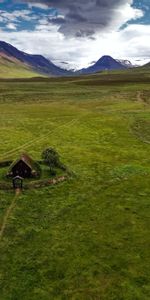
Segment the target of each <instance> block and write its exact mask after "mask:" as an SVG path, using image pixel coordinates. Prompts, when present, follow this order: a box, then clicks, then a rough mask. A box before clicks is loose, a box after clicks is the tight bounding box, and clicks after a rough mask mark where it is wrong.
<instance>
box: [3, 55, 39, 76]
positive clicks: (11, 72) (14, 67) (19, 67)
mask: <svg viewBox="0 0 150 300" xmlns="http://www.w3.org/2000/svg"><path fill="white" fill-rule="evenodd" d="M0 70H1V71H0V78H31V77H36V76H39V74H38V73H36V72H34V71H33V70H31V69H30V68H29V67H28V66H27V65H25V64H23V63H22V64H21V63H20V64H19V63H18V62H16V61H14V62H13V61H11V60H7V59H6V58H3V57H0Z"/></svg>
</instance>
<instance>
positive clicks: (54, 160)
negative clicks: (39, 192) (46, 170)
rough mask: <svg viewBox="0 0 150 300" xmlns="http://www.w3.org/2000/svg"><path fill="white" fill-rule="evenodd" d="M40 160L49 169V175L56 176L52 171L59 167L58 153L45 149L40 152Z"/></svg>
mask: <svg viewBox="0 0 150 300" xmlns="http://www.w3.org/2000/svg"><path fill="white" fill-rule="evenodd" d="M42 159H43V160H44V163H45V164H46V165H48V166H49V167H50V172H51V175H56V172H55V170H54V169H55V168H58V167H60V165H61V163H60V159H59V154H58V152H57V151H56V150H55V149H53V148H47V149H45V150H44V151H43V152H42Z"/></svg>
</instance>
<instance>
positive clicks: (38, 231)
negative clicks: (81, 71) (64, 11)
mask: <svg viewBox="0 0 150 300" xmlns="http://www.w3.org/2000/svg"><path fill="white" fill-rule="evenodd" d="M149 74H150V72H147V73H146V72H145V71H144V70H143V71H141V72H140V73H139V74H138V73H136V72H135V73H134V74H132V75H131V76H127V74H124V73H122V74H120V75H117V74H114V75H109V74H108V75H107V74H106V75H105V74H103V75H94V76H84V77H80V78H66V79H65V78H64V79H45V80H44V79H43V80H42V79H41V80H32V81H31V80H20V81H15V80H14V81H11V80H10V81H9V80H8V81H1V82H0V114H1V116H0V161H3V160H6V159H15V158H16V157H17V156H18V153H20V152H22V151H27V152H28V153H29V154H30V155H31V156H32V157H33V158H35V159H40V156H41V152H42V151H43V149H45V148H46V147H48V146H52V147H54V148H56V150H57V151H58V152H59V153H60V156H61V161H62V162H63V163H64V164H65V165H67V167H68V168H69V169H70V170H71V171H72V172H73V174H74V175H73V176H72V177H70V179H69V180H68V181H67V182H63V183H61V184H59V185H57V186H52V187H47V188H43V189H37V190H31V191H24V192H23V193H22V194H21V195H20V196H18V197H16V198H14V193H13V191H12V192H4V191H0V223H1V226H3V225H4V222H5V221H6V222H5V223H6V224H5V228H4V231H3V234H2V236H1V240H0V244H1V245H0V247H1V248H0V289H1V292H0V300H20V299H22V300H53V299H54V300H55V299H56V300H67V299H73V300H149V299H150V282H149V278H150V251H149V248H150V235H149V225H150V222H149V213H150V201H149V200H150V156H149V154H150V84H149V83H150V76H149ZM10 208H11V209H10ZM8 209H10V214H9V218H6V215H7V212H8Z"/></svg>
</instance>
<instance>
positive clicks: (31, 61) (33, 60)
mask: <svg viewBox="0 0 150 300" xmlns="http://www.w3.org/2000/svg"><path fill="white" fill-rule="evenodd" d="M0 57H3V58H5V59H8V60H10V61H13V62H15V61H16V62H17V63H22V64H23V65H26V66H28V67H29V68H31V70H32V71H35V72H37V73H41V74H47V75H49V76H65V75H66V76H67V75H70V74H71V72H69V71H67V70H64V69H61V68H60V67H57V66H56V65H54V64H53V63H52V62H51V61H50V60H48V59H46V58H45V57H44V56H42V55H32V54H27V53H25V52H23V51H20V50H18V49H17V48H15V47H14V46H12V45H10V44H8V43H6V42H4V41H0Z"/></svg>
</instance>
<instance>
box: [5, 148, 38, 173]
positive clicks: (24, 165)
mask: <svg viewBox="0 0 150 300" xmlns="http://www.w3.org/2000/svg"><path fill="white" fill-rule="evenodd" d="M7 176H9V177H16V176H20V177H22V178H32V177H39V176H40V167H39V165H38V163H37V162H35V161H34V160H33V159H32V158H31V157H30V156H29V155H28V154H26V153H23V154H22V155H21V156H20V157H19V158H18V159H17V160H16V161H14V162H13V163H12V164H11V166H10V168H9V172H8V174H7Z"/></svg>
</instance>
